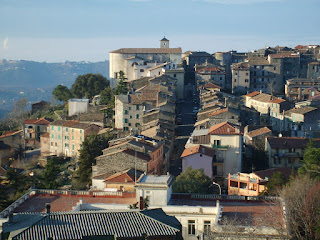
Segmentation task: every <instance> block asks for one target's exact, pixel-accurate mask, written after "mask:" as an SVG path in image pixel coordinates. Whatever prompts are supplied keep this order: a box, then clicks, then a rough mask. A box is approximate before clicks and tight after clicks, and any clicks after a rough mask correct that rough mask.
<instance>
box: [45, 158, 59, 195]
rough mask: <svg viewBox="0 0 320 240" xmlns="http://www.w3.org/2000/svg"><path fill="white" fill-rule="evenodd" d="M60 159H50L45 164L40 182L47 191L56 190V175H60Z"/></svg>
mask: <svg viewBox="0 0 320 240" xmlns="http://www.w3.org/2000/svg"><path fill="white" fill-rule="evenodd" d="M60 164H61V161H60V158H57V157H52V158H50V160H49V161H48V162H47V164H46V166H45V168H44V171H43V174H42V181H41V183H42V184H43V186H44V188H47V189H56V188H57V187H58V186H59V184H58V182H57V179H58V174H59V173H60V171H61V169H60Z"/></svg>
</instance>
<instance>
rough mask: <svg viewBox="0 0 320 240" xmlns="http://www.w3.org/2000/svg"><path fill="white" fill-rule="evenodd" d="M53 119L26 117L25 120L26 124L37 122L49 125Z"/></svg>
mask: <svg viewBox="0 0 320 240" xmlns="http://www.w3.org/2000/svg"><path fill="white" fill-rule="evenodd" d="M51 122H52V121H50V120H48V119H45V118H40V119H26V120H24V122H23V123H24V124H37V125H48V124H49V123H51Z"/></svg>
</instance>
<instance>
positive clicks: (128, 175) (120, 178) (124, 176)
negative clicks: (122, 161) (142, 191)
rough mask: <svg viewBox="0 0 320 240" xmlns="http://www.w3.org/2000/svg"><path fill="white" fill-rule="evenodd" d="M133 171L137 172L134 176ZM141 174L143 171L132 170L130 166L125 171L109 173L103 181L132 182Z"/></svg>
mask: <svg viewBox="0 0 320 240" xmlns="http://www.w3.org/2000/svg"><path fill="white" fill-rule="evenodd" d="M135 172H136V174H137V177H136V178H135V176H134V175H135ZM141 174H143V172H141V171H139V170H134V169H133V168H131V169H128V170H126V171H123V172H118V173H115V174H113V175H111V176H110V177H108V178H107V179H106V180H105V182H108V183H134V182H135V179H138V178H139V177H140V176H141Z"/></svg>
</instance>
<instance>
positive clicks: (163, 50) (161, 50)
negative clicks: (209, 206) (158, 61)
mask: <svg viewBox="0 0 320 240" xmlns="http://www.w3.org/2000/svg"><path fill="white" fill-rule="evenodd" d="M110 53H122V54H125V53H127V54H136V53H141V54H143V53H158V54H165V53H182V50H181V48H120V49H118V50H114V51H111V52H110Z"/></svg>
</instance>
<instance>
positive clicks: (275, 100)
mask: <svg viewBox="0 0 320 240" xmlns="http://www.w3.org/2000/svg"><path fill="white" fill-rule="evenodd" d="M285 101H286V100H284V99H281V98H275V99H272V100H271V101H270V102H272V103H282V102H285Z"/></svg>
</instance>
